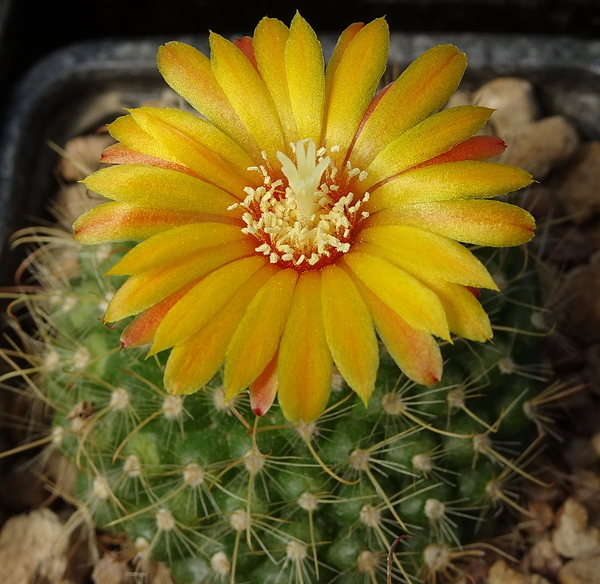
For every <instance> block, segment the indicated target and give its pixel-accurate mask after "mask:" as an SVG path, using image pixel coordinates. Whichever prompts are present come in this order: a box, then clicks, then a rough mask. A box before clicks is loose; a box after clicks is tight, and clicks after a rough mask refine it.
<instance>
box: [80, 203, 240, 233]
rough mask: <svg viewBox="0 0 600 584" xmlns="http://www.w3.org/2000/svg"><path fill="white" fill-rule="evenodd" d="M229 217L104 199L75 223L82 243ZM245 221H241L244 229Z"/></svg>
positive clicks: (224, 219) (161, 230)
mask: <svg viewBox="0 0 600 584" xmlns="http://www.w3.org/2000/svg"><path fill="white" fill-rule="evenodd" d="M215 219H217V220H219V219H220V220H222V221H226V220H227V219H226V218H225V217H222V216H221V217H219V216H218V215H204V214H202V213H193V212H191V211H175V210H173V209H150V208H148V207H136V206H134V205H127V204H126V203H116V202H111V203H104V204H103V205H98V206H97V207H94V208H93V209H90V210H89V211H87V212H86V213H84V214H83V215H82V216H81V217H79V219H77V221H75V223H74V224H73V229H74V231H75V239H77V240H78V241H81V242H82V243H101V242H103V241H129V240H140V239H147V238H148V237H152V236H153V235H156V234H157V233H161V232H163V231H166V230H168V229H172V228H174V227H180V226H181V225H185V224H188V223H196V222H200V221H209V222H210V221H214V220H215ZM243 226H244V224H243V223H242V224H241V225H238V228H239V229H241V228H242V227H243Z"/></svg>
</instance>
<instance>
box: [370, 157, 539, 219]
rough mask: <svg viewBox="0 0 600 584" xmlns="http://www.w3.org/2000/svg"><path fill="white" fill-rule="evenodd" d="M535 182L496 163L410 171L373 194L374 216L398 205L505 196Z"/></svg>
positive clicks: (469, 163) (372, 208)
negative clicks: (381, 210) (379, 211)
mask: <svg viewBox="0 0 600 584" xmlns="http://www.w3.org/2000/svg"><path fill="white" fill-rule="evenodd" d="M531 182H532V179H531V175H530V174H529V173H527V172H525V171H524V170H521V169H520V168H516V167H514V166H509V165H507V164H496V163H494V162H479V161H470V160H469V161H461V162H447V163H444V164H435V165H432V166H425V167H422V168H416V169H414V170H409V171H408V172H405V173H403V174H400V175H399V176H397V177H395V178H393V179H392V180H390V181H389V182H386V183H385V184H383V185H382V186H380V187H378V188H377V189H376V190H375V191H374V192H372V193H371V198H370V199H369V201H368V203H367V204H366V205H365V209H367V210H368V211H369V212H370V213H374V212H375V211H378V210H379V209H385V208H388V207H393V206H396V205H405V204H409V203H432V202H435V201H448V200H454V199H486V198H491V197H495V196H497V195H505V194H506V193H510V192H512V191H516V190H518V189H521V188H523V187H525V186H527V185H528V184H530V183H531Z"/></svg>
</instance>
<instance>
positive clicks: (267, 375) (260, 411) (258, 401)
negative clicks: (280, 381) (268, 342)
mask: <svg viewBox="0 0 600 584" xmlns="http://www.w3.org/2000/svg"><path fill="white" fill-rule="evenodd" d="M278 356H279V352H278V351H275V355H273V358H272V359H271V360H270V361H269V363H268V364H267V366H266V367H265V368H264V369H263V371H262V373H261V374H260V375H259V376H258V377H257V378H256V379H255V380H254V381H253V382H252V383H251V384H250V387H249V388H248V394H249V395H250V409H251V410H252V413H253V414H254V415H255V416H264V415H265V414H266V413H267V412H268V411H269V410H270V409H271V406H272V405H273V402H274V401H275V396H276V395H277V359H278Z"/></svg>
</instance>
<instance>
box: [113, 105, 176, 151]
mask: <svg viewBox="0 0 600 584" xmlns="http://www.w3.org/2000/svg"><path fill="white" fill-rule="evenodd" d="M107 129H108V132H109V134H110V135H111V136H112V137H113V138H114V139H115V140H118V141H119V142H120V143H121V144H123V145H124V146H127V147H128V148H131V149H132V150H135V151H136V152H142V153H143V154H148V155H149V156H154V157H156V158H161V159H162V160H168V161H170V162H177V160H176V158H175V157H174V156H173V155H172V154H171V153H170V152H169V151H168V150H167V149H166V148H165V147H164V146H162V144H160V142H157V141H156V140H155V139H154V138H153V137H152V136H150V134H148V132H146V131H144V130H143V129H142V128H141V127H140V126H139V124H138V123H137V122H136V121H135V120H134V119H133V117H132V116H131V115H127V116H121V117H120V118H117V119H116V120H115V121H114V122H112V123H110V124H108V126H107Z"/></svg>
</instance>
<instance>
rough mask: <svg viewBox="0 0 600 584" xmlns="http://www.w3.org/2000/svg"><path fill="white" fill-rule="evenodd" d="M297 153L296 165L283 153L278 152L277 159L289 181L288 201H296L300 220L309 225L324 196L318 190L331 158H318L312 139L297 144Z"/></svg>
mask: <svg viewBox="0 0 600 584" xmlns="http://www.w3.org/2000/svg"><path fill="white" fill-rule="evenodd" d="M305 146H306V150H305V149H304V148H305ZM295 152H296V164H294V163H293V161H292V160H290V159H289V158H288V157H287V156H286V155H285V154H284V153H283V152H277V158H278V159H279V162H281V171H282V172H283V174H285V176H286V178H287V179H288V185H289V187H290V192H289V193H288V199H290V198H293V199H295V200H296V204H297V205H298V213H299V215H300V218H301V219H302V220H303V223H305V224H307V223H308V222H309V221H310V219H311V217H312V216H313V215H314V213H315V211H316V205H317V201H318V198H321V197H322V196H323V193H322V192H321V191H319V190H318V188H319V186H320V184H321V178H322V177H323V173H324V172H325V170H326V169H327V167H328V166H329V165H330V164H331V158H329V156H323V157H319V158H317V147H316V145H315V143H314V142H313V141H312V140H310V139H309V140H299V141H298V142H296V148H295Z"/></svg>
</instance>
